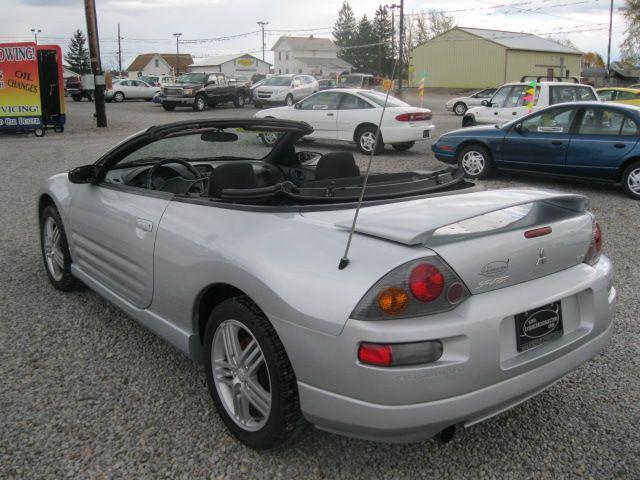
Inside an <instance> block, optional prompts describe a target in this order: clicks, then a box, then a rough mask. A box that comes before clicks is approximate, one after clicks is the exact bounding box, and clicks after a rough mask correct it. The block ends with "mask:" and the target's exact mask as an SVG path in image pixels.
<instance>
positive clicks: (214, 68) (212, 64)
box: [187, 53, 271, 78]
mask: <svg viewBox="0 0 640 480" xmlns="http://www.w3.org/2000/svg"><path fill="white" fill-rule="evenodd" d="M187 68H188V70H189V71H190V72H207V73H212V72H222V73H224V74H225V75H227V76H228V77H238V78H251V76H252V75H254V74H256V73H260V74H263V75H266V74H267V73H269V69H270V68H271V64H270V63H269V62H265V61H264V60H260V59H259V58H258V57H254V56H253V55H250V54H248V53H239V54H232V55H217V56H215V57H208V58H203V59H200V60H198V61H196V62H195V63H192V64H191V65H189V66H188V67H187Z"/></svg>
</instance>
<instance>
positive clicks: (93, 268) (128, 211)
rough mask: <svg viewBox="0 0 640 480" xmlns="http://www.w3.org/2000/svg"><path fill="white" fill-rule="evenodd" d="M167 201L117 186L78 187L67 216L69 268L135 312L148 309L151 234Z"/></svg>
mask: <svg viewBox="0 0 640 480" xmlns="http://www.w3.org/2000/svg"><path fill="white" fill-rule="evenodd" d="M171 198H172V195H171V194H169V193H166V192H157V191H148V190H143V189H139V188H133V187H126V186H122V185H108V184H106V183H103V184H100V185H94V184H84V185H78V186H77V190H76V191H75V192H74V194H73V196H72V199H71V205H70V215H69V222H70V223H69V225H70V229H71V242H72V244H73V257H74V264H76V265H77V266H78V268H80V269H81V270H82V271H83V272H84V273H86V274H87V275H89V276H90V277H92V278H93V279H94V280H96V281H97V282H99V283H100V284H102V285H103V286H105V287H106V288H108V289H109V290H111V291H112V292H113V293H115V294H117V295H119V296H120V297H122V298H124V299H125V300H127V301H128V302H130V303H132V304H133V305H135V306H136V307H138V308H146V307H148V306H149V305H150V304H151V299H152V296H153V249H154V243H155V238H156V233H157V229H158V224H159V223H160V219H161V218H162V214H163V213H164V211H165V209H166V208H167V206H168V205H169V202H170V200H171Z"/></svg>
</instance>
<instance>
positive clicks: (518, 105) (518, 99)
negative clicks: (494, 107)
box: [498, 85, 540, 124]
mask: <svg viewBox="0 0 640 480" xmlns="http://www.w3.org/2000/svg"><path fill="white" fill-rule="evenodd" d="M528 88H529V86H528V85H514V86H513V87H512V88H511V91H510V92H509V95H508V96H507V99H506V100H505V102H504V106H503V108H501V109H499V112H498V119H499V123H500V124H502V123H507V122H511V121H512V120H515V119H517V118H520V117H524V116H525V115H526V114H527V113H530V111H529V110H530V109H529V107H528V106H527V104H528V102H527V100H525V97H526V96H527V89H528ZM536 90H537V94H538V95H539V92H540V87H539V86H538V87H536ZM538 95H535V96H534V102H533V103H534V105H535V103H536V101H537V98H538Z"/></svg>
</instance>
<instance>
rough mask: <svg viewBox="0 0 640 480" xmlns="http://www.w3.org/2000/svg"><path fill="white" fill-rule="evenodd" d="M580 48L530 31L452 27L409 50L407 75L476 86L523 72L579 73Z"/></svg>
mask: <svg viewBox="0 0 640 480" xmlns="http://www.w3.org/2000/svg"><path fill="white" fill-rule="evenodd" d="M581 59H582V52H580V51H579V50H577V49H575V48H573V47H570V46H566V45H562V44H560V43H557V42H554V41H553V40H549V39H547V38H542V37H539V36H537V35H533V34H531V33H520V32H506V31H501V30H485V29H481V28H463V27H455V28H453V29H451V30H449V31H447V32H445V33H442V34H440V35H438V36H436V37H434V38H432V39H430V40H427V41H426V42H425V43H423V44H421V45H418V46H417V47H415V48H414V49H413V50H412V51H411V63H410V67H409V80H410V83H411V84H412V85H415V84H417V83H418V82H419V81H420V78H422V76H423V74H425V73H426V76H425V86H427V87H445V88H480V87H493V86H498V85H502V84H503V83H507V82H514V81H519V80H520V78H521V77H522V76H524V75H535V76H545V75H547V76H554V77H558V76H579V75H580V67H581Z"/></svg>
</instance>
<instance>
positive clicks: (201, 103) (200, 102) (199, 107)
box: [193, 95, 207, 112]
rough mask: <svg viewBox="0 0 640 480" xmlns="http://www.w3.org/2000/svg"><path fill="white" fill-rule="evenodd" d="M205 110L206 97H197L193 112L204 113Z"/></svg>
mask: <svg viewBox="0 0 640 480" xmlns="http://www.w3.org/2000/svg"><path fill="white" fill-rule="evenodd" d="M205 108H207V99H206V98H205V97H204V95H197V96H196V98H195V100H194V102H193V111H194V112H202V111H204V109H205Z"/></svg>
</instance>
